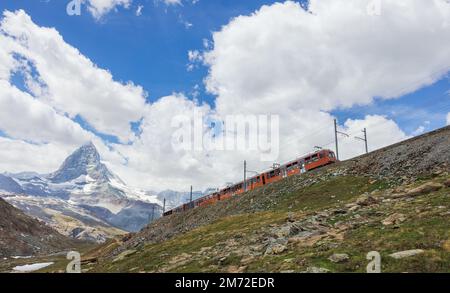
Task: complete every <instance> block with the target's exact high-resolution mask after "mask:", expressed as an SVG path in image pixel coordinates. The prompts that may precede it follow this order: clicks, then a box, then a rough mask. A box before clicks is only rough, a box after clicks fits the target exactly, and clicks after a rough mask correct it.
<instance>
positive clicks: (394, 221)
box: [381, 213, 406, 226]
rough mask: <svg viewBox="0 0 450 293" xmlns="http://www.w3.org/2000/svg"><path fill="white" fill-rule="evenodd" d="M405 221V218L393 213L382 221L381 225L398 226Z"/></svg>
mask: <svg viewBox="0 0 450 293" xmlns="http://www.w3.org/2000/svg"><path fill="white" fill-rule="evenodd" d="M404 221H406V216H405V215H403V214H400V213H395V214H392V215H390V216H389V217H387V218H386V219H384V220H383V221H382V222H381V223H382V224H383V225H384V226H391V225H398V224H400V223H403V222H404Z"/></svg>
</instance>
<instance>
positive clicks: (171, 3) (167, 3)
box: [163, 0, 182, 5]
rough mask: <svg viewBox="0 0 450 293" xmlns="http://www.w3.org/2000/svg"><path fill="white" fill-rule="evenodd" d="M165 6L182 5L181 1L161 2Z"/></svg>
mask: <svg viewBox="0 0 450 293" xmlns="http://www.w3.org/2000/svg"><path fill="white" fill-rule="evenodd" d="M163 2H164V4H166V5H182V3H181V0H163Z"/></svg>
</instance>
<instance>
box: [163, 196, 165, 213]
mask: <svg viewBox="0 0 450 293" xmlns="http://www.w3.org/2000/svg"><path fill="white" fill-rule="evenodd" d="M165 212H166V198H164V203H163V214H164V213H165Z"/></svg>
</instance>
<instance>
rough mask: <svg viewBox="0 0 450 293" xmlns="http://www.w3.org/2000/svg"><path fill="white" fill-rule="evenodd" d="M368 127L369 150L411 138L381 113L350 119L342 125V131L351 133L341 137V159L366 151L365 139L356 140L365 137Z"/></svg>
mask: <svg viewBox="0 0 450 293" xmlns="http://www.w3.org/2000/svg"><path fill="white" fill-rule="evenodd" d="M364 128H366V129H367V141H368V146H369V152H370V151H373V150H376V149H379V148H382V147H385V146H387V145H391V144H394V143H396V142H399V141H402V140H405V139H408V138H410V137H409V136H407V135H406V134H405V133H404V132H403V131H402V130H401V129H400V128H399V126H398V125H397V124H396V123H395V122H394V121H393V120H390V119H388V118H386V117H383V116H380V115H368V116H366V117H365V118H364V119H348V120H347V121H345V123H344V125H343V126H342V127H340V131H342V132H344V133H347V134H349V137H340V138H339V146H340V155H341V159H344V160H345V159H349V158H351V157H354V156H355V155H358V154H363V153H364V152H365V145H364V141H361V140H355V136H356V137H360V138H364V134H363V133H362V130H363V129H364Z"/></svg>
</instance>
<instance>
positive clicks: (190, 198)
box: [189, 185, 192, 207]
mask: <svg viewBox="0 0 450 293" xmlns="http://www.w3.org/2000/svg"><path fill="white" fill-rule="evenodd" d="M189 205H190V206H191V207H192V185H191V195H190V197H189Z"/></svg>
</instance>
